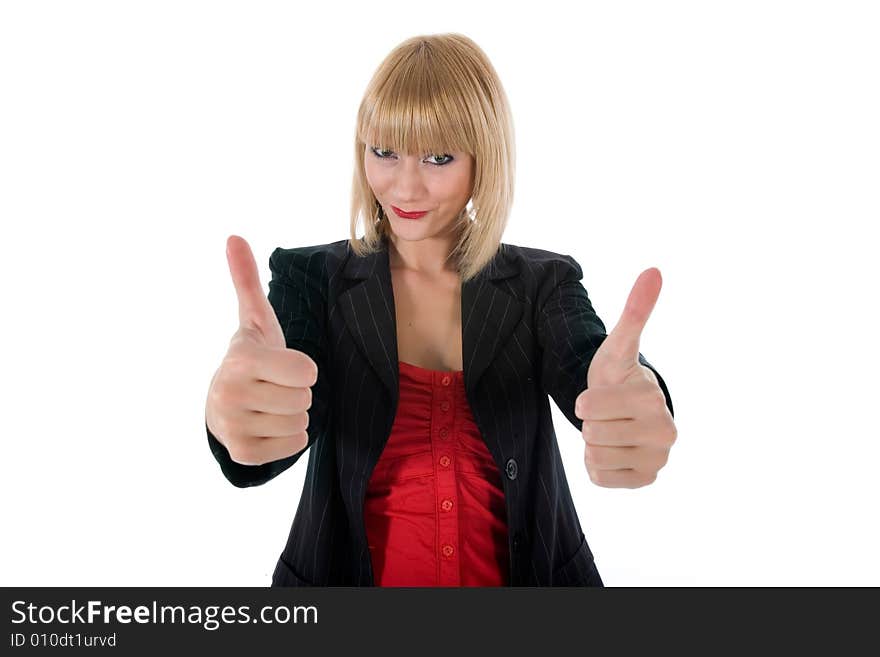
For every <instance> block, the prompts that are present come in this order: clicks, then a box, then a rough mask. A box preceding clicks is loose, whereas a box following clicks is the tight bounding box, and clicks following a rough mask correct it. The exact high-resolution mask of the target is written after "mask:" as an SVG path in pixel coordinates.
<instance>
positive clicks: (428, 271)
mask: <svg viewBox="0 0 880 657" xmlns="http://www.w3.org/2000/svg"><path fill="white" fill-rule="evenodd" d="M355 158H356V167H355V172H354V186H353V201H352V213H351V226H350V230H351V238H350V239H347V240H340V241H338V242H333V243H330V244H321V245H316V246H308V247H297V248H290V249H281V248H278V249H276V250H275V251H274V252H273V253H272V256H271V257H270V261H269V264H270V268H271V271H272V280H271V282H270V284H269V295H268V300H267V299H266V297H265V296H263V294H262V288H261V286H260V282H259V276H258V274H257V268H256V264H255V262H254V258H253V255H252V254H251V251H250V248H249V247H248V246H247V243H246V242H244V241H243V240H242V239H241V238H238V237H235V236H232V237H230V239H229V242H228V248H227V255H228V258H229V263H230V270H231V272H232V277H233V281H234V283H235V287H236V291H237V294H238V297H239V307H240V323H241V326H240V328H239V331H238V332H237V333H236V334H235V337H234V338H233V340H232V343H231V345H230V349H229V352H228V353H227V355H226V357H225V358H224V360H223V363H222V364H221V366H220V368H219V369H218V370H217V372H216V373H215V375H214V379H213V380H212V382H211V388H210V392H209V395H208V403H207V406H206V428H207V432H208V441H209V444H210V447H211V450H212V452H213V454H214V456H215V457H216V459H217V460H218V462H219V463H220V466H221V468H222V471H223V473H224V474H225V476H226V477H227V478H228V479H229V480H230V481H231V482H232V483H233V484H235V485H236V486H242V487H244V486H255V485H260V484H263V483H265V482H267V481H268V480H270V479H272V478H273V477H275V476H277V475H278V474H279V473H281V472H283V471H284V470H285V469H287V468H288V467H290V466H291V465H293V464H294V463H295V462H296V461H298V460H299V458H300V457H301V456H303V454H305V453H306V452H308V469H307V472H306V479H305V484H304V487H303V493H302V497H301V499H300V504H299V509H298V510H297V513H296V516H295V518H294V520H293V526H292V528H291V531H290V536H289V539H288V541H287V545H286V546H285V548H284V550H283V551H282V553H281V555H280V558H279V560H278V563H277V566H276V569H275V572H274V575H273V578H272V584H273V585H274V586H303V585H322V586H326V585H341V586H365V585H366V586H369V585H379V586H523V585H531V586H601V585H602V579H601V577H600V576H599V572H598V570H597V568H596V565H595V562H594V560H593V555H592V552H591V550H590V548H589V545H588V543H587V541H586V538H585V536H584V534H583V532H582V531H581V527H580V523H579V521H578V517H577V514H576V512H575V508H574V505H573V503H572V500H571V496H570V493H569V489H568V484H567V482H566V477H565V471H564V468H563V464H562V460H561V458H560V454H559V450H558V446H557V443H556V436H555V433H554V429H553V424H552V420H551V412H550V406H549V402H548V394H549V395H550V396H552V397H553V398H554V400H555V402H556V403H557V405H558V406H559V408H560V409H561V410H562V412H563V413H564V414H565V416H566V417H567V419H568V420H569V421H570V422H571V423H572V424H573V425H574V426H575V427H577V428H578V430H581V431H583V432H584V437H585V439H587V451H588V452H589V454H588V457H587V467H588V470H589V471H590V473H591V477H593V479H594V481H596V482H597V483H600V485H626V486H630V487H634V486H635V485H644V484H645V483H650V481H653V478H652V476H654V477H655V476H656V471H657V470H658V469H659V468H660V467H662V464H663V463H665V454H666V453H668V445H670V444H671V442H672V440H674V435H672V433H671V430H670V424H669V423H671V412H672V403H671V399H670V397H669V394H668V391H667V390H666V386H665V384H664V383H663V381H662V379H661V378H660V376H659V374H657V373H656V371H655V370H653V368H651V367H650V365H649V364H648V362H647V361H646V360H645V359H644V357H642V355H641V354H638V353H637V341H636V342H635V351H632V353H631V354H630V356H631V361H632V362H631V363H628V364H627V369H626V370H625V373H614V374H612V372H615V368H618V369H619V367H620V363H621V362H622V360H621V358H620V357H619V356H620V353H619V352H620V350H621V349H623V348H624V347H627V345H629V348H630V349H631V345H632V335H630V334H627V335H626V336H623V335H622V334H621V336H617V335H614V336H606V332H605V326H604V324H603V323H602V321H601V320H600V319H599V318H598V317H597V316H596V314H595V313H594V311H593V308H592V306H591V304H590V301H589V299H588V297H587V293H586V290H585V289H584V287H583V286H582V285H581V283H580V282H579V281H580V279H581V278H582V271H581V268H580V266H579V265H578V263H577V262H576V261H575V260H574V259H573V258H571V257H569V256H565V255H560V254H557V253H552V252H549V251H544V250H540V249H533V248H526V247H518V246H514V245H510V244H502V243H501V237H502V234H503V232H504V228H505V225H506V221H507V216H508V214H509V211H510V207H511V203H512V199H513V175H514V146H513V127H512V121H511V118H510V113H509V109H508V103H507V99H506V96H505V93H504V90H503V88H502V86H501V83H500V82H499V80H498V77H497V75H496V73H495V71H494V69H493V67H492V65H491V64H490V62H489V60H488V59H487V58H486V56H485V54H484V53H483V52H482V51H481V50H480V49H479V48H478V47H477V45H476V44H474V43H473V41H471V40H470V39H468V38H466V37H464V36H461V35H457V34H444V35H431V36H422V37H415V38H412V39H409V40H407V41H405V42H404V43H402V44H401V45H400V46H398V47H397V48H396V49H394V50H393V51H392V52H391V53H390V55H389V56H388V57H387V58H386V60H385V61H384V62H383V63H382V65H381V66H380V67H379V69H378V70H377V71H376V73H375V75H374V77H373V79H372V81H371V82H370V84H369V86H368V88H367V91H366V93H365V96H364V99H363V101H362V103H361V106H360V110H359V112H358V118H357V129H356V135H355ZM361 220H363V222H364V229H365V234H364V236H363V238H360V239H358V238H357V237H356V228H357V225H358V223H359V221H361ZM644 276H645V274H643V277H644ZM658 276H659V272H658ZM640 280H641V279H640ZM658 280H659V279H658ZM643 287H644V286H643ZM640 289H642V288H640ZM656 292H657V293H659V283H658V285H657V286H656ZM634 294H635V289H634ZM640 294H641V295H644V290H642V292H640ZM654 298H655V299H656V295H655V297H654ZM633 307H636V306H633ZM649 312H650V309H648V310H647V312H644V308H643V309H642V313H641V314H642V323H643V321H644V319H646V318H647V314H648V313H649ZM627 330H630V333H631V328H630V329H627ZM624 337H626V338H627V339H628V342H627V341H626V340H624ZM606 338H607V340H608V344H607V345H606V347H607V348H601V346H602V344H603V342H604V341H605V340H606ZM612 338H613V339H612ZM612 343H613V347H614V349H611V347H612ZM636 356H637V357H636ZM591 362H595V363H598V364H597V365H596V366H595V367H594V368H593V369H592V370H591V369H590V365H591ZM600 365H601V366H600ZM615 377H617V379H619V380H614V379H615ZM591 382H592V383H593V387H594V390H593V391H590V394H595V395H596V396H594V397H590V398H589V399H588V398H587V396H586V395H587V393H586V392H585V391H586V389H587V388H588V387H589V384H590V383H591ZM597 383H598V384H599V385H597ZM624 383H625V384H626V387H623V384H624ZM614 386H617V387H614ZM603 390H604V391H605V392H604V393H603V392H602V391H603ZM618 391H622V392H621V394H622V396H621V395H618V396H617V397H612V396H611V393H612V392H615V394H617V392H618ZM598 393H602V394H604V395H605V402H604V403H606V404H610V403H618V405H619V402H620V401H621V400H623V401H624V402H625V404H624V406H625V407H626V409H627V410H631V409H632V408H636V407H637V408H638V409H639V416H640V417H641V414H642V409H649V411H645V416H646V417H647V416H650V418H651V424H650V426H652V427H654V428H653V429H652V430H651V431H650V432H648V433H650V434H651V436H652V438H651V440H654V443H653V444H652V449H651V451H650V452H649V451H648V450H647V449H646V448H644V447H642V448H638V449H639V450H640V451H637V452H636V451H632V450H634V449H636V448H633V447H625V448H624V447H612V446H611V445H613V444H615V443H614V442H613V439H612V435H611V434H610V433H607V434H600V433H596V428H597V427H599V422H593V421H592V420H591V421H590V422H587V421H586V420H585V419H584V418H588V419H591V418H592V417H593V416H590V417H588V416H587V415H586V414H588V413H591V412H592V413H594V414H597V415H596V417H597V418H598V411H599V409H600V408H602V403H603V402H602V398H600V397H599V396H598ZM623 393H625V394H623ZM612 399H613V400H614V401H613V402H611V401H608V400H612ZM634 400H635V401H634ZM658 400H659V407H662V414H661V410H660V409H659V408H658V404H657V403H656V402H657V401H658ZM576 401H577V402H579V403H580V402H584V404H585V407H584V408H579V409H578V410H577V411H576V409H575V402H576ZM587 406H589V410H588V409H587V408H586V407H587ZM606 407H608V406H606ZM667 407H668V412H667ZM576 413H577V415H576ZM623 417H630V416H623ZM667 418H668V422H667ZM627 421H629V420H627ZM604 424H605V425H607V426H609V427H610V426H611V423H609V422H607V421H606V422H605V423H604ZM636 426H638V427H641V426H643V425H642V424H638V425H636ZM644 426H648V425H647V424H645V425H644ZM588 427H589V429H590V430H589V431H588ZM673 430H674V429H673ZM618 435H623V434H620V432H618ZM597 436H603V437H604V438H603V440H604V441H605V442H603V440H598V439H597V440H594V445H593V446H591V445H590V440H589V438H590V437H593V438H596V437H597ZM603 445H604V446H603ZM624 449H627V450H630V451H629V452H627V457H626V458H630V459H631V460H630V461H629V462H626V463H624V461H620V462H618V463H611V459H612V456H613V457H614V458H617V456H614V455H616V454H623V450H624ZM603 450H604V451H603ZM615 450H616V451H615ZM635 454H638V455H639V458H640V459H642V460H641V461H640V462H639V463H635V462H634V461H632V458H635V457H634V456H633V457H631V456H630V455H635ZM648 456H650V458H648ZM591 459H592V460H591ZM622 464H623V465H635V466H637V467H622ZM591 466H592V469H591ZM646 473H647V474H646ZM599 476H601V477H602V480H601V481H599V480H598V477H599ZM623 477H627V478H626V479H624V478H623ZM636 477H640V479H638V480H637V479H636ZM633 482H636V483H633Z"/></svg>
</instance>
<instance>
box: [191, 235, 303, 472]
mask: <svg viewBox="0 0 880 657" xmlns="http://www.w3.org/2000/svg"><path fill="white" fill-rule="evenodd" d="M226 258H227V260H228V261H229V272H230V274H231V275H232V283H233V285H234V286H235V293H236V295H237V296H238V319H239V327H238V331H236V332H235V334H234V335H233V336H232V340H231V341H230V343H229V350H228V351H227V352H226V355H225V356H224V358H223V361H222V362H221V364H220V367H219V368H218V369H217V371H216V373H215V374H214V378H213V379H212V380H211V385H210V388H209V391H208V400H207V403H206V406H205V421H206V423H207V425H208V428H209V429H210V430H211V433H213V434H214V436H216V438H217V440H219V441H220V442H221V443H222V444H223V445H224V446H225V447H226V449H227V450H229V456H230V457H231V458H232V460H233V461H235V462H237V463H241V464H243V465H261V464H263V463H268V462H270V461H275V460H278V459H281V458H284V457H287V456H290V455H292V454H295V453H297V452H299V451H302V449H304V448H305V447H306V445H307V444H308V433H307V432H306V428H307V427H308V424H309V414H308V409H309V408H311V405H312V390H311V386H313V385H315V383H316V382H317V379H318V367H317V365H316V364H315V362H314V361H313V360H312V359H311V358H310V357H309V356H308V355H307V354H305V353H303V352H301V351H296V350H295V349H288V348H287V343H286V341H285V339H284V332H283V331H282V330H281V326H280V325H279V323H278V319H277V317H276V315H275V311H274V310H273V308H272V305H271V304H270V303H269V300H268V299H267V298H266V295H265V294H264V293H263V289H262V286H261V285H260V276H259V273H258V272H257V264H256V262H255V260H254V255H253V253H252V252H251V247H250V246H249V245H248V243H247V242H246V241H245V240H244V239H242V238H241V237H238V236H236V235H232V236H230V237H229V239H228V240H227V242H226Z"/></svg>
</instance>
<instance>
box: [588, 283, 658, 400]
mask: <svg viewBox="0 0 880 657" xmlns="http://www.w3.org/2000/svg"><path fill="white" fill-rule="evenodd" d="M662 285H663V278H662V277H661V275H660V270H659V269H657V268H656V267H651V268H650V269H646V270H645V271H643V272H642V273H641V274H640V275H639V277H638V279H637V280H636V282H635V285H633V288H632V290H631V291H630V293H629V297H628V298H627V300H626V306H625V307H624V309H623V313H622V314H621V316H620V320H619V321H618V322H617V325H616V326H615V327H614V329H613V330H612V331H611V333H609V334H608V335H607V336H606V337H605V339H604V340H603V341H602V344H601V345H599V349H598V350H597V351H596V353H595V355H594V356H593V360H592V362H591V363H590V368H589V370H588V372H587V387H592V386H594V385H612V384H618V383H623V381H624V380H625V379H626V378H627V376H629V374H630V373H631V372H632V370H633V369H634V368H636V366H637V365H638V364H639V343H640V341H641V336H642V331H643V330H644V329H645V324H646V323H647V321H648V318H649V317H650V316H651V311H653V310H654V306H655V305H656V304H657V298H658V297H659V296H660V288H661V287H662Z"/></svg>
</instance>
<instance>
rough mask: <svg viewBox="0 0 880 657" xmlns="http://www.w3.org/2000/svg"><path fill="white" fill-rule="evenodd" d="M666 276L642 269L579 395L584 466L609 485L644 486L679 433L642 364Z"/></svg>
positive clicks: (654, 475)
mask: <svg viewBox="0 0 880 657" xmlns="http://www.w3.org/2000/svg"><path fill="white" fill-rule="evenodd" d="M662 284H663V279H662V278H661V276H660V270H659V269H656V268H654V267H652V268H651V269H647V270H645V271H643V272H642V273H641V275H640V276H639V278H638V279H637V280H636V283H635V285H634V286H633V288H632V291H631V292H630V295H629V298H628V299H627V302H626V306H625V307H624V310H623V314H622V316H621V318H620V321H618V322H617V325H616V326H615V327H614V330H613V331H611V333H610V334H609V335H608V336H606V338H605V340H604V341H603V342H602V344H601V345H600V346H599V349H598V350H596V353H595V354H594V356H593V359H592V361H591V362H590V367H589V370H588V371H587V389H586V390H584V391H583V392H581V393H580V394H579V395H578V396H577V398H576V399H575V409H574V414H575V416H576V417H578V418H580V419H581V420H583V427H582V431H581V433H582V435H583V439H584V465H585V466H586V468H587V472H588V473H589V475H590V480H591V481H592V482H593V483H594V484H596V485H597V486H603V487H605V488H640V487H642V486H647V485H648V484H651V483H653V482H654V481H655V480H656V479H657V473H658V472H659V471H660V469H661V468H663V467H664V466H665V465H666V462H667V460H668V459H669V450H670V449H671V448H672V445H673V443H675V440H676V437H677V436H678V431H677V429H676V427H675V422H674V421H673V419H672V414H671V413H670V412H669V409H668V408H667V407H666V396H665V395H664V394H663V390H662V389H661V388H660V382H659V381H658V380H657V377H656V376H655V375H654V373H653V372H652V371H651V370H650V369H648V368H647V367H645V366H644V365H642V364H641V363H640V362H639V342H640V340H641V335H642V331H643V330H644V328H645V324H646V323H647V321H648V317H650V315H651V311H652V310H653V309H654V306H655V305H656V303H657V298H658V297H659V296H660V288H661V286H662Z"/></svg>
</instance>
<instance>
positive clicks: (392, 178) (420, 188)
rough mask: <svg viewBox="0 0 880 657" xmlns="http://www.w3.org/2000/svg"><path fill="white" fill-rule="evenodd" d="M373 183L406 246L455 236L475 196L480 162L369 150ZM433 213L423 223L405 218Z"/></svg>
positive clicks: (456, 155)
mask: <svg viewBox="0 0 880 657" xmlns="http://www.w3.org/2000/svg"><path fill="white" fill-rule="evenodd" d="M364 169H365V172H366V176H367V182H368V183H369V185H370V187H371V188H372V190H373V194H374V195H375V196H376V198H377V199H378V201H379V203H380V204H381V205H382V208H383V209H384V210H385V214H386V215H387V216H388V219H389V221H390V222H391V230H392V232H393V233H394V234H395V235H396V236H397V237H399V238H400V239H404V240H423V239H425V238H429V237H437V236H444V237H445V236H451V235H455V234H456V233H457V231H456V230H455V228H456V224H457V222H458V217H459V213H460V212H461V210H462V209H463V208H464V207H465V205H467V202H468V201H469V200H470V198H471V194H472V191H473V180H474V158H473V156H472V155H470V154H469V153H465V152H461V151H452V152H449V153H433V154H428V155H402V154H400V153H397V152H395V151H392V150H388V149H385V148H384V147H382V146H372V145H370V144H367V145H366V146H365V148H364ZM394 208H397V209H398V210H403V211H406V212H419V211H425V210H426V211H427V213H426V214H425V215H423V216H421V217H420V218H418V219H407V218H403V217H401V216H399V215H398V214H397V213H396V212H395V211H394Z"/></svg>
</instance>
